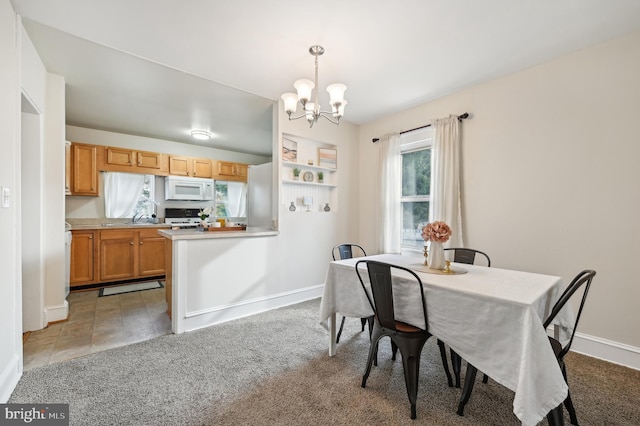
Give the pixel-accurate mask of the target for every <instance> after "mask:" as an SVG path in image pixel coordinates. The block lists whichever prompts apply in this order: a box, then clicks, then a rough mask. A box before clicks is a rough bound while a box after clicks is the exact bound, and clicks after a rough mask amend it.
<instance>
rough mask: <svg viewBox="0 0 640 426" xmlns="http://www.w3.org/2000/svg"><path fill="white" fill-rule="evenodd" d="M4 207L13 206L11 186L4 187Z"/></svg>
mask: <svg viewBox="0 0 640 426" xmlns="http://www.w3.org/2000/svg"><path fill="white" fill-rule="evenodd" d="M1 192H2V208H3V209H7V208H9V207H11V191H10V190H9V188H5V187H4V186H3V187H2V191H1Z"/></svg>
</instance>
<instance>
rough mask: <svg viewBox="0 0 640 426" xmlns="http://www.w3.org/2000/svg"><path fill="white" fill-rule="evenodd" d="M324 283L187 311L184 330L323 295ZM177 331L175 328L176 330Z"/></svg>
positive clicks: (191, 329) (207, 325)
mask: <svg viewBox="0 0 640 426" xmlns="http://www.w3.org/2000/svg"><path fill="white" fill-rule="evenodd" d="M323 291H324V284H322V285H318V286H313V287H306V288H303V289H298V290H294V291H289V292H284V293H278V294H273V295H270V296H266V297H261V298H256V299H250V300H244V301H242V302H239V303H234V304H229V305H222V306H216V307H214V308H210V309H203V310H199V311H192V312H187V313H186V315H185V318H184V328H182V327H181V329H182V330H183V331H193V330H197V329H199V328H204V327H209V326H211V325H214V324H220V323H223V322H227V321H231V320H234V319H238V318H242V317H247V316H250V315H255V314H259V313H261V312H265V311H270V310H272V309H277V308H282V307H284V306H289V305H293V304H295V303H300V302H304V301H306V300H311V299H316V298H318V297H321V296H322V293H323ZM174 332H175V330H174Z"/></svg>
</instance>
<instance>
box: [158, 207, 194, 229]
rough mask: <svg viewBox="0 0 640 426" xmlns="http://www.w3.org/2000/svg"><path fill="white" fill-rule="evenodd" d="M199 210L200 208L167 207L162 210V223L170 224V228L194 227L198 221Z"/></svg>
mask: <svg viewBox="0 0 640 426" xmlns="http://www.w3.org/2000/svg"><path fill="white" fill-rule="evenodd" d="M199 211H200V209H175V208H167V209H165V210H164V223H168V224H170V225H171V227H172V228H182V229H190V228H195V227H197V226H198V224H199V223H200V218H199V217H198V212H199Z"/></svg>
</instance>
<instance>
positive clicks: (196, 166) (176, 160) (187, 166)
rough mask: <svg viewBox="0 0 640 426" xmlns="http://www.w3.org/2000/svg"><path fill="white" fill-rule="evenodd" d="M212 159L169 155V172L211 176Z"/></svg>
mask: <svg viewBox="0 0 640 426" xmlns="http://www.w3.org/2000/svg"><path fill="white" fill-rule="evenodd" d="M212 163H213V162H212V160H209V159H208V158H194V157H182V156H178V155H170V156H169V174H170V175H174V176H190V177H198V178H211V177H212Z"/></svg>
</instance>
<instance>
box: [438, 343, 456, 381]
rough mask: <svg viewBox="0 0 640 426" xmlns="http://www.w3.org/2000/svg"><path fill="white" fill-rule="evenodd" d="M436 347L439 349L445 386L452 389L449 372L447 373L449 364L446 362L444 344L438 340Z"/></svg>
mask: <svg viewBox="0 0 640 426" xmlns="http://www.w3.org/2000/svg"><path fill="white" fill-rule="evenodd" d="M438 347H439V348H440V357H441V358H442V366H443V367H444V374H446V375H447V384H448V385H449V387H450V388H451V387H453V380H452V379H451V372H450V371H449V362H448V361H447V352H446V350H445V348H444V342H443V341H442V340H440V339H438Z"/></svg>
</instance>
